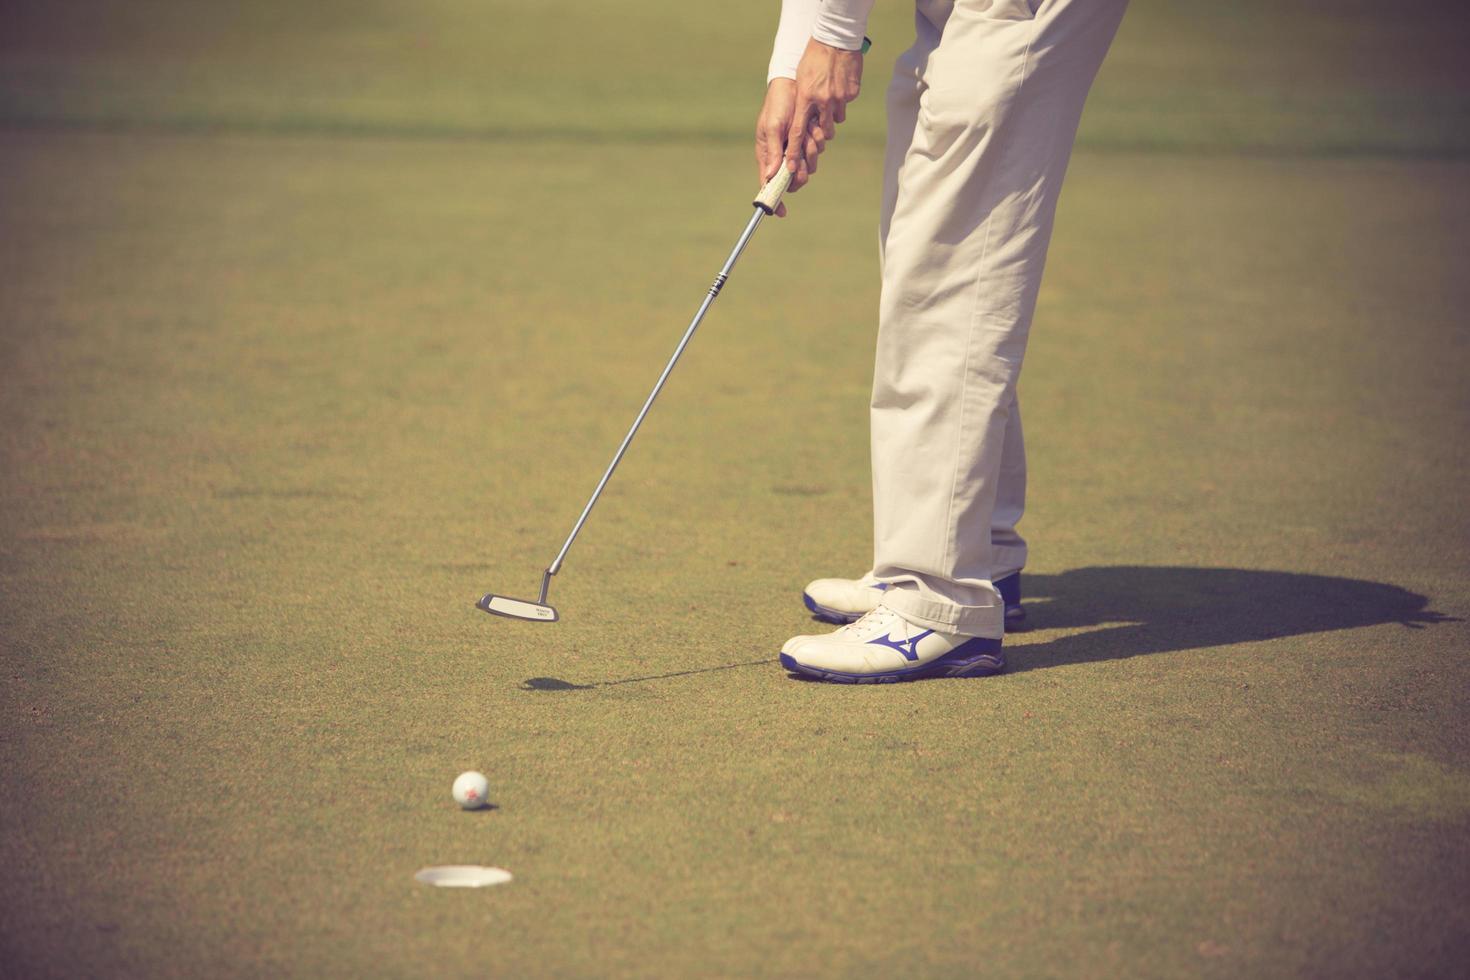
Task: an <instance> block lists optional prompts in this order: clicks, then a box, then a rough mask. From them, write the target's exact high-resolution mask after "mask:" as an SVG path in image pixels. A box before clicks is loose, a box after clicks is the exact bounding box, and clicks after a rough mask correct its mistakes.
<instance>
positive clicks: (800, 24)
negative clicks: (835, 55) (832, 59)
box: [766, 0, 873, 82]
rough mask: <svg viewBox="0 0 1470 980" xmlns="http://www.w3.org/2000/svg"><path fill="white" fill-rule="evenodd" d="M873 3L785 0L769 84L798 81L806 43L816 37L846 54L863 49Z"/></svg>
mask: <svg viewBox="0 0 1470 980" xmlns="http://www.w3.org/2000/svg"><path fill="white" fill-rule="evenodd" d="M872 10H873V0H781V22H780V24H779V25H778V26H777V27H776V43H775V44H774V45H773V46H772V48H771V65H770V68H769V69H768V70H767V72H766V81H767V82H770V80H771V79H773V78H795V77H796V66H797V65H798V64H799V63H800V62H801V53H802V52H803V51H805V50H806V42H807V41H808V40H809V39H811V38H816V39H817V40H818V41H821V42H822V43H823V44H829V45H831V46H832V47H834V48H841V49H842V50H844V51H857V50H859V49H860V48H861V47H862V46H863V33H864V32H865V31H866V30H867V28H868V14H869V13H871V12H872Z"/></svg>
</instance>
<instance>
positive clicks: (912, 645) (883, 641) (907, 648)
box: [868, 630, 934, 661]
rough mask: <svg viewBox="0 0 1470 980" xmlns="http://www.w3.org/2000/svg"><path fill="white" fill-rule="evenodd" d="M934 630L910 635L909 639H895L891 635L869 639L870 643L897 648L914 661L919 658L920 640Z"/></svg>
mask: <svg viewBox="0 0 1470 980" xmlns="http://www.w3.org/2000/svg"><path fill="white" fill-rule="evenodd" d="M933 632H934V631H933V630H925V631H924V632H922V633H920V634H918V635H917V636H911V637H909V638H908V639H907V640H895V639H894V638H893V637H891V636H879V637H874V638H873V639H871V640H869V641H868V643H869V644H874V645H877V646H880V647H889V648H890V649H893V650H897V651H898V652H899V653H901V654H903V658H904V659H905V660H908V661H914V660H918V659H919V641H920V640H922V639H923V638H924V637H926V636H928V635H929V634H931V633H933Z"/></svg>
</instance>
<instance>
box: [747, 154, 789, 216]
mask: <svg viewBox="0 0 1470 980" xmlns="http://www.w3.org/2000/svg"><path fill="white" fill-rule="evenodd" d="M791 176H792V174H791V171H790V170H787V169H786V161H785V160H782V161H781V166H779V167H777V168H776V173H775V175H774V176H773V177H771V179H770V180H768V181H766V186H764V187H762V188H761V192H760V193H759V194H757V195H756V196H755V200H754V201H752V202H751V203H753V204H754V205H755V206H756V207H758V208H760V209H761V210H762V211H764V212H765V213H766V214H774V213H775V212H776V205H778V204H780V203H781V195H782V194H785V193H786V188H787V187H788V186H789V185H790V184H791Z"/></svg>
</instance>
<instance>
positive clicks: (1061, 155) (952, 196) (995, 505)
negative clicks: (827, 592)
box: [872, 0, 1126, 637]
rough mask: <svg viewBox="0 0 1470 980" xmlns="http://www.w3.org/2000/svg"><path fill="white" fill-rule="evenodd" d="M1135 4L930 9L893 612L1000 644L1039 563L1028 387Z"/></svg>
mask: <svg viewBox="0 0 1470 980" xmlns="http://www.w3.org/2000/svg"><path fill="white" fill-rule="evenodd" d="M1125 5H1126V0H918V4H917V8H918V9H917V13H916V16H915V21H916V23H917V27H918V37H917V39H916V41H915V42H914V46H913V47H912V48H910V49H909V50H908V51H906V52H904V53H903V54H902V55H901V56H900V57H899V59H898V63H897V65H896V66H895V69H894V74H893V82H892V84H891V85H890V86H889V89H888V150H887V160H886V165H885V174H884V181H883V210H882V225H881V228H880V250H881V256H882V270H883V288H882V298H881V300H880V304H879V326H878V351H877V359H876V364H875V370H874V381H873V401H872V439H873V445H872V453H873V511H874V515H873V516H874V520H873V530H874V534H873V537H874V549H873V551H874V554H873V559H874V564H873V574H874V575H876V576H877V577H878V579H879V580H880V581H883V582H887V583H889V584H890V588H889V590H888V594H887V596H886V597H885V599H884V602H885V603H886V604H887V605H888V606H889V607H891V608H893V609H895V610H896V611H898V612H899V613H901V614H903V615H904V616H905V617H906V618H908V619H910V620H913V621H915V622H917V623H920V624H922V625H924V626H927V627H929V628H931V629H937V630H941V631H944V632H955V633H964V634H968V635H971V636H990V637H998V636H1000V635H1001V634H1002V632H1003V620H1002V614H1003V606H1002V603H1001V600H1000V595H999V593H997V592H996V590H995V586H994V585H993V584H992V583H993V582H994V581H996V580H998V579H1000V578H1004V577H1005V576H1006V575H1008V574H1009V573H1011V572H1014V571H1018V570H1019V569H1020V568H1021V567H1022V566H1023V565H1024V564H1025V563H1026V543H1025V541H1024V540H1022V538H1021V536H1020V535H1019V534H1017V533H1016V522H1017V521H1018V520H1020V517H1021V512H1022V510H1023V508H1024V505H1025V496H1026V455H1025V449H1024V447H1023V444H1022V438H1021V415H1020V409H1019V406H1018V403H1017V401H1016V381H1017V378H1018V376H1019V375H1020V372H1021V361H1022V358H1023V357H1024V355H1025V353H1026V338H1027V334H1028V333H1029V330H1030V327H1031V316H1032V312H1033V311H1034V310H1035V307H1036V294H1037V289H1038V287H1039V286H1040V284H1041V272H1042V266H1043V265H1044V264H1045V261H1046V249H1047V244H1048V242H1049V240H1050V238H1051V229H1052V219H1053V216H1054V215H1055V213H1056V206H1057V198H1058V195H1059V194H1060V192H1061V188H1062V178H1063V177H1064V176H1065V174H1066V171H1067V161H1068V158H1069V157H1070V156H1071V152H1072V143H1073V140H1074V138H1075V136H1076V132H1077V123H1078V121H1079V120H1080V118H1081V116H1082V104H1083V102H1084V101H1085V100H1086V97H1087V91H1088V89H1089V88H1090V87H1091V85H1092V80H1093V78H1094V76H1095V75H1096V74H1097V70H1098V67H1099V66H1100V65H1101V64H1102V59H1103V55H1104V54H1105V53H1106V52H1107V49H1108V45H1109V44H1110V43H1111V42H1112V39H1113V35H1114V33H1115V32H1116V31H1117V28H1118V23H1119V21H1120V20H1121V19H1122V16H1123V9H1124V7H1125Z"/></svg>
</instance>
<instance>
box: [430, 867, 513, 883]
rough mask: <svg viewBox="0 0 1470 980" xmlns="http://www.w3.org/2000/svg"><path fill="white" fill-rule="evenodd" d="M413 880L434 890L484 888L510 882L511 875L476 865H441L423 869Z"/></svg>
mask: <svg viewBox="0 0 1470 980" xmlns="http://www.w3.org/2000/svg"><path fill="white" fill-rule="evenodd" d="M413 878H414V881H417V882H420V883H421V884H425V885H433V886H434V887H435V888H484V887H486V886H488V885H503V884H505V883H506V882H507V881H510V879H511V874H510V872H509V871H507V870H505V869H504V868H486V867H482V866H481V865H478V864H441V865H439V866H438V867H434V868H424V869H423V870H421V871H419V872H418V873H417V874H415V875H414V876H413Z"/></svg>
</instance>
